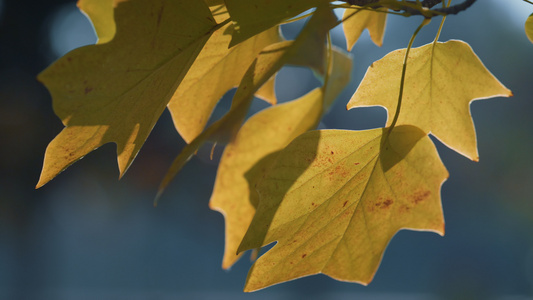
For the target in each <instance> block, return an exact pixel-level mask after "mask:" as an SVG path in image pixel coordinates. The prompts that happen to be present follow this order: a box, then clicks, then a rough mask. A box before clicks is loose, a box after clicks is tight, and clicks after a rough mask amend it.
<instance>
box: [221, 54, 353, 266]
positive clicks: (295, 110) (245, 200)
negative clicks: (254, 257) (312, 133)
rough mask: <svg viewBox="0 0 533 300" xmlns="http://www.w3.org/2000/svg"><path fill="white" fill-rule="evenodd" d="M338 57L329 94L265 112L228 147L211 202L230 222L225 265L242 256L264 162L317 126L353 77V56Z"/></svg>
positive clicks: (315, 94) (313, 94)
mask: <svg viewBox="0 0 533 300" xmlns="http://www.w3.org/2000/svg"><path fill="white" fill-rule="evenodd" d="M332 55H333V63H332V67H331V68H330V74H329V76H330V78H329V80H328V86H327V88H326V95H323V94H322V90H314V91H312V92H310V93H309V94H307V95H305V96H303V97H302V98H300V99H298V100H295V101H292V102H289V103H286V104H281V105H278V106H275V107H272V108H269V109H267V110H265V111H262V112H259V113H258V114H256V115H254V116H253V117H252V118H250V119H249V120H248V121H247V122H246V123H245V124H244V125H243V127H242V128H241V129H240V130H239V133H238V134H237V137H236V138H235V140H234V141H233V142H231V143H230V144H228V146H227V147H226V149H225V151H224V154H223V156H222V159H221V161H220V165H219V168H218V175H217V179H216V181H215V187H214V190H213V195H212V196H211V202H210V206H211V208H212V209H215V210H218V211H220V212H221V213H222V214H223V215H224V218H225V221H226V247H225V251H224V259H223V262H222V267H223V268H229V267H231V265H233V263H235V261H237V259H238V258H239V257H240V254H239V255H236V253H237V248H238V246H239V244H240V242H241V240H242V238H243V237H244V234H245V233H246V229H247V228H248V226H249V225H250V222H251V220H252V217H253V215H254V213H255V206H256V204H257V201H258V200H257V193H256V192H255V189H254V187H253V181H254V180H255V178H256V177H257V176H260V175H261V174H262V173H263V172H264V171H265V169H266V168H267V167H268V166H264V165H262V164H261V163H260V161H267V162H268V161H269V159H266V157H267V156H268V157H269V158H270V159H272V157H273V156H275V155H276V151H279V150H281V149H283V148H284V147H285V146H287V144H289V143H290V142H291V141H292V140H293V139H294V138H295V137H296V136H298V135H300V134H302V133H304V132H306V131H307V130H310V129H313V128H314V127H315V126H316V125H317V124H318V122H319V120H320V119H321V117H322V114H323V112H324V110H325V109H327V107H329V106H330V105H331V104H332V102H333V100H334V99H335V98H337V96H338V95H339V94H340V92H341V91H342V90H343V89H344V88H345V87H346V85H347V84H348V82H349V81H350V71H351V65H352V62H351V60H350V58H349V56H347V55H346V54H344V53H343V52H341V51H340V50H335V51H333V53H332ZM323 105H324V108H323ZM258 170H259V171H258ZM250 186H251V187H250Z"/></svg>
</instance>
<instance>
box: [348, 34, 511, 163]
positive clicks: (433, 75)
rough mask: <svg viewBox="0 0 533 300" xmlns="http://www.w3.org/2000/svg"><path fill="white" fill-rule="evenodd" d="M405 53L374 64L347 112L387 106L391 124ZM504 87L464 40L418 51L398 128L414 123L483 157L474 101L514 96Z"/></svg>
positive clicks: (451, 144) (414, 53)
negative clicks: (357, 108) (473, 117)
mask: <svg viewBox="0 0 533 300" xmlns="http://www.w3.org/2000/svg"><path fill="white" fill-rule="evenodd" d="M404 56H405V49H402V50H397V51H394V52H391V53H389V54H387V55H386V56H385V57H384V58H382V59H380V60H378V61H376V62H374V63H373V64H372V65H371V66H370V67H369V68H368V70H367V72H366V75H365V77H364V78H363V81H362V82H361V84H360V86H359V87H358V89H357V91H356V92H355V94H354V95H353V96H352V98H351V100H350V101H349V103H348V105H347V108H348V109H351V108H354V107H362V106H375V105H381V106H384V107H385V108H386V109H387V111H388V114H389V118H388V121H387V126H389V125H390V124H391V123H392V116H393V115H394V113H395V112H396V106H397V103H398V93H399V92H398V91H399V88H400V77H401V74H402V64H403V59H404ZM511 95H512V93H511V91H510V90H508V89H507V88H506V87H504V86H503V85H502V84H501V83H500V82H499V81H498V80H497V79H496V78H495V77H494V76H493V75H492V74H491V73H490V72H489V71H488V70H487V69H486V68H485V66H484V65H483V63H482V62H481V61H480V60H479V58H478V57H477V56H476V55H475V53H474V52H473V51H472V48H470V46H469V45H468V44H466V43H464V42H462V41H449V42H446V43H440V42H439V43H432V44H428V45H425V46H422V47H420V48H413V49H412V50H411V52H410V55H409V59H408V62H407V73H406V76H405V85H404V93H403V104H402V107H401V112H400V115H399V119H398V123H397V124H398V125H401V124H405V125H413V126H416V127H419V128H421V129H422V130H423V131H424V132H426V133H431V134H432V135H434V136H435V137H436V138H438V139H439V140H440V141H441V142H443V143H444V144H446V145H447V146H448V147H450V148H452V149H454V150H455V151H457V152H459V153H461V154H462V155H464V156H466V157H468V158H470V159H472V160H475V161H477V160H478V159H479V156H478V151H477V145H476V133H475V129H474V123H473V121H472V117H471V115H470V108H469V105H470V102H472V101H473V100H477V99H486V98H491V97H499V96H501V97H509V96H511Z"/></svg>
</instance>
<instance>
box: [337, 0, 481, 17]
mask: <svg viewBox="0 0 533 300" xmlns="http://www.w3.org/2000/svg"><path fill="white" fill-rule="evenodd" d="M342 1H344V2H346V3H349V4H351V5H357V6H367V7H369V6H370V7H372V8H378V7H381V6H380V5H379V2H380V0H342ZM442 1H443V0H423V1H422V2H418V1H407V3H409V4H418V3H421V4H422V7H423V8H425V9H424V10H419V9H416V8H413V7H412V6H407V5H401V2H398V6H397V8H395V9H394V10H395V11H404V12H405V15H407V16H424V17H426V18H433V17H436V16H442V15H445V16H446V15H456V14H458V13H460V12H462V11H464V10H466V9H468V8H469V7H470V6H472V4H474V2H476V0H465V1H464V2H463V3H460V4H456V5H453V6H450V7H443V8H435V9H430V8H432V7H433V6H435V5H437V4H439V3H442ZM373 4H378V5H377V6H376V5H373Z"/></svg>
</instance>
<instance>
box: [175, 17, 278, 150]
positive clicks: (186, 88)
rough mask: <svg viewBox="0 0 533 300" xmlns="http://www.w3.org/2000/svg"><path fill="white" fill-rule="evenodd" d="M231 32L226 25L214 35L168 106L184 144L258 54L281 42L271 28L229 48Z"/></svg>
mask: <svg viewBox="0 0 533 300" xmlns="http://www.w3.org/2000/svg"><path fill="white" fill-rule="evenodd" d="M226 16H227V17H229V15H227V14H226ZM232 31H233V25H232V24H229V23H228V24H227V25H225V26H224V27H222V28H221V29H220V30H217V31H216V32H215V33H213V35H212V36H211V38H210V39H209V41H207V43H206V45H205V46H204V48H203V49H202V51H201V52H200V54H199V55H198V57H197V58H196V61H195V62H194V63H193V65H192V66H191V68H190V70H189V72H188V73H187V75H186V76H185V78H184V79H183V81H182V82H181V84H180V86H179V87H178V89H177V90H176V93H175V94H174V96H173V97H172V100H171V101H170V103H169V104H168V109H169V111H170V113H171V115H172V119H173V120H174V124H175V126H176V129H177V130H178V132H179V133H180V135H181V136H182V137H183V139H184V140H185V141H186V142H191V141H192V140H193V139H194V138H196V137H197V136H198V135H199V134H200V133H201V132H202V130H203V129H204V127H205V125H206V123H207V121H208V120H209V117H210V116H211V113H212V111H213V109H214V108H215V106H216V104H217V102H218V100H219V99H220V98H221V97H222V96H223V95H224V94H225V93H226V92H227V91H228V90H230V89H231V88H233V87H236V86H237V85H238V84H239V82H240V81H241V79H242V77H243V75H244V73H245V72H246V69H248V67H249V66H250V64H251V63H252V62H253V61H254V59H255V58H256V56H257V55H258V54H259V52H260V51H261V50H262V49H263V48H265V47H266V46H268V45H271V44H274V43H278V42H280V41H281V40H282V38H281V36H280V33H279V28H278V27H274V28H272V29H270V30H267V31H265V32H263V33H261V34H258V35H256V36H254V37H252V38H250V39H248V40H246V41H245V42H243V43H241V44H239V45H237V46H235V47H232V48H229V42H230V40H231V35H230V34H229V33H231V32H232ZM262 95H263V96H264V95H266V93H263V94H262ZM272 96H273V95H270V97H272ZM266 101H267V102H270V103H272V102H274V103H275V101H276V100H275V97H274V98H270V99H266Z"/></svg>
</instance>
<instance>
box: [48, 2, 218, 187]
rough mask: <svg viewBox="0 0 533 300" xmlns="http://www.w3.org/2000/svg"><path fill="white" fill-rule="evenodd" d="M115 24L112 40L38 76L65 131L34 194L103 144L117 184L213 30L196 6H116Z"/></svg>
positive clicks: (208, 16) (73, 55)
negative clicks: (113, 154) (111, 150)
mask: <svg viewBox="0 0 533 300" xmlns="http://www.w3.org/2000/svg"><path fill="white" fill-rule="evenodd" d="M115 20H116V23H117V33H116V35H115V37H114V38H113V40H111V41H110V42H108V43H106V44H100V45H91V46H86V47H82V48H78V49H76V50H74V51H72V52H70V53H68V54H67V55H65V56H63V57H62V58H61V59H60V60H58V61H57V62H56V63H54V64H53V65H51V66H50V67H49V68H47V69H46V70H45V71H43V72H42V73H41V74H40V75H39V80H40V81H42V82H43V83H44V84H45V85H46V87H47V88H48V90H49V91H50V93H51V95H52V98H53V105H54V111H55V113H56V114H57V115H58V116H59V117H60V118H61V120H62V121H63V124H64V125H65V126H66V127H65V128H64V129H63V131H61V133H60V134H59V135H58V136H57V137H56V138H55V139H54V140H53V141H52V142H51V143H50V144H49V145H48V148H47V149H46V154H45V160H44V166H43V171H42V173H41V178H40V180H39V183H38V186H41V185H43V184H45V183H46V182H48V181H49V180H50V179H52V178H53V177H54V176H56V175H57V174H58V173H60V172H61V171H62V170H64V169H65V168H66V167H68V166H69V165H70V164H72V163H74V162H75V161H77V160H78V159H80V158H82V157H83V156H84V155H86V154H87V153H89V152H91V151H93V150H94V149H96V148H98V147H100V146H101V145H103V144H106V143H110V142H114V143H116V144H117V154H118V164H119V170H120V175H121V176H122V175H123V174H124V172H125V171H126V169H127V168H128V166H129V165H130V164H131V162H132V161H133V159H134V158H135V156H136V155H137V153H138V151H139V149H140V148H141V146H142V145H143V143H144V141H145V140H146V138H147V137H148V134H149V133H150V131H151V130H152V128H153V126H154V125H155V122H156V121H157V119H158V118H159V116H160V115H161V113H162V112H163V110H164V109H165V107H166V105H167V103H168V101H169V100H170V97H171V96H172V94H173V92H174V91H175V89H176V88H177V86H178V85H179V83H180V81H181V80H182V79H183V77H184V76H185V74H186V73H187V71H188V69H189V67H190V65H191V64H192V62H193V61H194V59H195V58H196V56H197V55H198V53H199V52H200V50H201V49H202V47H203V45H204V44H205V42H206V41H207V39H208V38H209V36H210V35H211V33H212V31H214V29H215V28H216V24H215V22H214V20H213V18H212V17H211V12H210V11H209V8H208V7H207V6H206V4H205V3H204V2H203V1H171V0H154V1H143V0H132V1H127V2H122V3H119V5H118V6H117V8H116V9H115ZM184 28H186V29H187V34H186V35H184V34H181V32H182V30H183V29H184ZM172 37H174V38H172Z"/></svg>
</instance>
